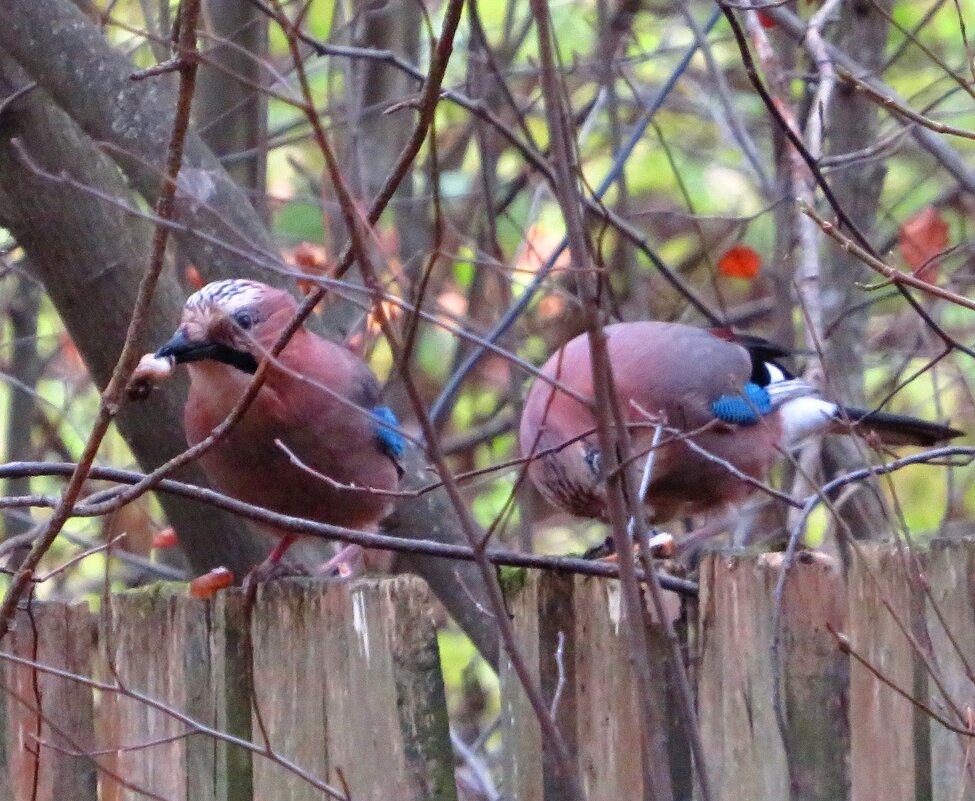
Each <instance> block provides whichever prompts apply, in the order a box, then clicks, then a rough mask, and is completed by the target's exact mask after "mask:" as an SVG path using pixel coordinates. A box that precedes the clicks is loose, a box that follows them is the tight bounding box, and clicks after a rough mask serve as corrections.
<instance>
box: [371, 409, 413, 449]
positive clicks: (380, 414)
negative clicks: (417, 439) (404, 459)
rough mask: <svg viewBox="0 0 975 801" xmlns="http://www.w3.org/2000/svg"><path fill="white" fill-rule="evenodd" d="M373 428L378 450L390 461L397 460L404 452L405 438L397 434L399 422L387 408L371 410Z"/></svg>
mask: <svg viewBox="0 0 975 801" xmlns="http://www.w3.org/2000/svg"><path fill="white" fill-rule="evenodd" d="M372 416H373V418H374V421H373V426H374V427H375V430H376V442H377V443H378V444H379V449H380V450H381V451H382V452H383V453H385V454H386V455H387V456H389V457H391V458H392V459H399V458H400V457H401V456H402V455H403V454H404V453H405V452H406V438H405V437H404V436H403V435H402V434H400V433H399V430H398V429H399V420H398V419H397V418H396V415H395V414H393V410H392V409H390V408H389V407H388V406H377V407H375V408H374V409H373V410H372Z"/></svg>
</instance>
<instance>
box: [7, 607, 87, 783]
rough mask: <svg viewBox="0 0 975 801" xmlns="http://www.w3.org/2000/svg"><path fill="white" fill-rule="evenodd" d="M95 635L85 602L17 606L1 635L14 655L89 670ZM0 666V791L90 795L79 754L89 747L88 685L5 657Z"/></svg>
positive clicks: (63, 667) (78, 671)
mask: <svg viewBox="0 0 975 801" xmlns="http://www.w3.org/2000/svg"><path fill="white" fill-rule="evenodd" d="M94 643H95V639H94V623H93V619H92V616H91V613H90V612H89V610H88V604H85V603H78V604H64V603H50V604H47V603H39V602H36V603H33V604H31V606H30V611H20V612H18V613H17V617H16V621H15V628H14V630H13V632H12V633H11V635H10V639H9V640H8V646H9V650H10V652H11V653H13V654H15V655H16V656H19V657H22V658H25V659H29V660H32V661H35V662H38V663H41V664H43V665H46V666H48V667H53V668H58V669H61V670H66V671H69V672H70V673H74V674H77V675H80V676H90V675H91V664H92V657H93V652H94ZM4 672H5V674H6V680H5V682H4V684H5V685H6V688H7V691H6V692H5V693H4V695H5V696H6V698H5V706H6V715H7V732H6V739H7V743H6V758H7V762H6V764H5V765H4V764H3V763H2V762H0V767H6V769H7V770H6V775H4V776H0V798H10V799H15V800H16V801H21V799H31V801H94V799H95V787H96V780H97V769H96V766H95V763H94V762H93V761H92V759H91V758H90V757H88V756H82V755H78V752H82V753H86V752H90V751H92V750H93V749H94V747H95V733H94V714H93V709H92V691H91V688H90V687H89V686H87V685H85V684H83V683H79V682H77V681H72V680H71V679H67V678H61V677H59V676H54V675H52V674H50V673H44V672H42V671H39V670H34V669H33V668H31V667H28V666H24V665H15V664H13V663H8V664H7V667H6V671H3V670H0V675H3V673H4ZM2 720H3V719H2V718H0V723H2ZM0 731H2V728H0ZM0 753H2V751H0ZM4 785H6V789H4ZM5 794H6V795H5Z"/></svg>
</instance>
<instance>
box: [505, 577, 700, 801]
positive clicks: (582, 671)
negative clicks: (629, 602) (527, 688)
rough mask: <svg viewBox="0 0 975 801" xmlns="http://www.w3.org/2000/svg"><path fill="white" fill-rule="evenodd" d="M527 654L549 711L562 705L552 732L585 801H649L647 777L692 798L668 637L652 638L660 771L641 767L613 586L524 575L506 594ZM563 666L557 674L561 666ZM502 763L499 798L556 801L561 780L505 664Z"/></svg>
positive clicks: (656, 632)
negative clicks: (667, 774)
mask: <svg viewBox="0 0 975 801" xmlns="http://www.w3.org/2000/svg"><path fill="white" fill-rule="evenodd" d="M508 594H509V606H510V609H511V613H512V616H513V620H514V624H515V632H516V636H517V638H518V642H519V645H520V646H521V651H522V654H523V655H524V658H525V660H526V662H527V664H528V665H529V667H530V669H531V670H532V672H533V674H534V676H535V677H536V680H537V681H538V682H539V686H540V687H541V690H542V695H543V697H544V698H545V699H546V701H547V702H548V703H550V704H551V703H552V701H553V699H554V698H555V697H556V694H557V695H558V703H557V707H556V715H555V718H556V723H557V724H558V726H559V730H560V731H561V732H562V734H563V737H565V739H566V743H567V744H568V746H569V747H570V749H571V751H572V753H573V754H574V755H575V760H576V766H577V769H578V771H579V776H580V780H581V782H582V785H583V788H584V790H585V792H586V795H587V797H589V798H592V799H597V798H631V799H639V798H644V797H646V792H647V789H646V787H645V781H644V777H645V771H647V770H655V771H659V770H668V769H669V770H670V771H671V776H672V780H673V782H674V786H675V797H676V798H678V799H681V798H684V799H686V798H689V797H690V793H691V785H690V778H689V776H690V768H689V757H688V754H687V747H686V742H685V740H684V737H683V733H682V731H681V728H680V724H679V722H678V719H677V711H676V708H675V704H674V703H673V694H672V684H671V677H670V676H668V673H667V668H666V650H665V641H664V639H663V633H662V631H661V630H660V627H659V626H658V625H655V624H652V623H651V622H650V619H649V615H647V616H646V617H645V619H644V623H645V625H647V627H648V630H649V633H650V653H649V655H648V657H649V659H650V665H651V668H652V670H653V672H654V674H655V675H656V676H658V677H659V683H658V684H656V688H657V690H658V695H657V697H656V698H655V705H656V707H657V708H658V709H660V710H661V713H662V714H661V716H660V719H661V721H662V726H661V728H660V730H659V731H657V732H654V733H653V736H654V738H655V741H656V745H657V749H658V751H659V752H660V753H661V755H662V756H661V759H660V761H659V764H654V765H649V766H645V765H643V757H642V754H641V749H640V740H641V736H642V733H641V726H642V722H641V720H640V714H639V704H638V703H637V701H636V680H635V676H634V673H633V669H632V666H631V663H630V660H629V653H628V646H627V638H626V629H625V628H624V627H625V626H626V625H627V623H626V620H625V613H624V612H623V609H622V603H621V598H620V592H619V583H618V582H617V581H615V580H608V579H598V578H590V577H584V576H558V575H553V574H546V573H538V572H535V571H528V572H527V573H526V577H525V582H524V584H523V586H520V587H518V588H514V589H512V590H510V591H509V593H508ZM560 661H561V667H560V665H559V662H560ZM500 678H501V698H502V709H501V716H502V727H503V729H502V731H503V739H504V754H503V766H502V777H503V778H502V786H501V788H500V789H501V792H502V794H503V795H504V797H505V798H517V799H519V801H521V800H522V799H524V800H525V801H556V799H559V798H560V791H559V782H558V779H557V777H555V776H550V775H548V771H546V770H545V768H544V767H543V763H544V760H543V759H542V756H543V755H542V742H541V735H540V733H539V729H538V724H537V721H536V719H535V715H534V713H533V711H532V709H531V706H530V705H529V704H528V701H527V699H526V698H525V695H524V692H523V691H522V689H521V685H520V683H519V682H518V678H517V676H516V675H515V674H514V671H513V669H512V667H511V664H510V661H509V660H507V658H502V660H501V671H500Z"/></svg>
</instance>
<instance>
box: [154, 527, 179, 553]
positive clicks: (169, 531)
mask: <svg viewBox="0 0 975 801" xmlns="http://www.w3.org/2000/svg"><path fill="white" fill-rule="evenodd" d="M178 544H179V540H177V539H176V529H174V528H173V527H172V526H170V527H169V528H164V529H163V530H162V531H157V532H156V533H155V534H153V535H152V547H153V548H172V547H173V546H174V545H178Z"/></svg>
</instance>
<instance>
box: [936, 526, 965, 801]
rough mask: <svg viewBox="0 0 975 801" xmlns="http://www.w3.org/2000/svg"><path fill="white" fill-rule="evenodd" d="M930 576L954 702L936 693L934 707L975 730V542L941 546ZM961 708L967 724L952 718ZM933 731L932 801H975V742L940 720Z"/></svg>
mask: <svg viewBox="0 0 975 801" xmlns="http://www.w3.org/2000/svg"><path fill="white" fill-rule="evenodd" d="M925 575H926V577H927V580H928V585H929V587H930V597H929V599H928V605H927V624H928V632H929V634H930V637H931V653H932V654H933V655H934V657H935V659H936V660H937V663H938V667H939V670H940V674H941V677H942V681H943V683H944V688H945V690H946V691H947V694H948V696H949V697H950V703H948V702H946V699H945V697H944V696H943V695H942V694H941V692H940V691H939V690H938V689H937V688H936V687H935V686H933V682H932V686H931V687H930V691H929V694H928V703H929V705H930V706H931V707H932V708H933V709H937V710H938V711H939V712H940V713H941V714H943V715H944V716H945V717H946V718H948V720H951V721H952V722H954V723H955V724H956V725H962V726H971V725H972V724H971V720H970V717H971V716H972V715H973V714H975V712H973V710H975V539H964V540H936V541H935V542H934V543H933V544H932V546H931V551H930V555H929V558H928V565H927V569H926V571H925ZM952 707H956V708H958V709H959V710H960V711H961V713H962V719H961V720H959V719H958V718H957V715H955V714H952ZM930 730H931V798H932V801H975V739H973V738H972V737H966V736H964V735H960V734H956V733H954V732H951V731H949V730H948V729H946V728H945V727H944V726H942V725H941V724H940V723H938V722H937V721H935V720H932V721H930Z"/></svg>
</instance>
